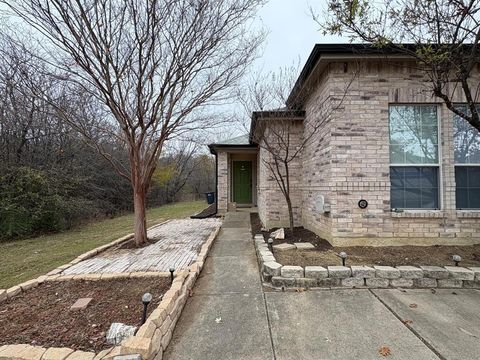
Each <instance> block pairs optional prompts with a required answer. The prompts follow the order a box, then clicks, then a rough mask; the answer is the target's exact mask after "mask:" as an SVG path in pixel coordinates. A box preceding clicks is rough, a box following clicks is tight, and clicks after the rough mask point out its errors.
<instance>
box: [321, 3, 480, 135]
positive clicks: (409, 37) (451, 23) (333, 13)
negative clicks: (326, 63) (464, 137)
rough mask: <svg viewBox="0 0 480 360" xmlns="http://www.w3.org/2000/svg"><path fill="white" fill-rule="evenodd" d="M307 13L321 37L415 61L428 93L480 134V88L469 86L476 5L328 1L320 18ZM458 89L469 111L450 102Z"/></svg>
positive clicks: (477, 27) (478, 35)
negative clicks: (359, 43) (330, 36)
mask: <svg viewBox="0 0 480 360" xmlns="http://www.w3.org/2000/svg"><path fill="white" fill-rule="evenodd" d="M312 14H313V16H314V18H315V20H316V21H317V22H318V23H319V24H320V25H321V26H322V28H323V29H324V32H325V33H329V34H336V35H342V34H344V33H345V34H347V35H349V36H350V37H351V38H352V39H353V40H361V41H362V42H367V43H369V44H373V45H375V46H377V47H378V48H379V49H385V50H394V51H396V52H397V53H400V54H404V55H407V56H408V57H410V58H411V59H414V60H416V63H417V65H418V67H419V68H420V69H421V70H422V71H423V72H424V73H425V74H426V75H427V76H428V78H429V81H430V85H429V88H430V90H431V92H432V94H433V95H434V96H436V97H438V98H440V99H442V100H443V102H444V103H445V105H446V106H447V108H448V109H449V110H451V111H452V112H453V113H455V114H456V115H457V116H459V117H461V118H463V119H465V120H467V121H468V122H469V123H470V124H471V125H472V126H473V127H475V128H476V129H478V130H480V117H479V110H478V107H477V106H476V103H478V102H479V101H480V83H479V82H478V78H477V81H475V82H473V81H472V76H473V75H474V73H475V71H477V72H478V63H479V60H480V48H479V42H480V2H479V1H478V0H455V1H451V0H431V1H417V0H392V1H390V0H385V1H370V0H329V1H328V12H327V13H326V16H325V18H320V17H319V16H317V15H316V11H315V10H312ZM402 44H403V45H402ZM457 88H460V89H461V92H463V94H464V95H465V99H466V101H467V105H468V106H466V107H459V106H457V105H456V104H455V102H454V101H453V95H454V94H455V92H456V91H457Z"/></svg>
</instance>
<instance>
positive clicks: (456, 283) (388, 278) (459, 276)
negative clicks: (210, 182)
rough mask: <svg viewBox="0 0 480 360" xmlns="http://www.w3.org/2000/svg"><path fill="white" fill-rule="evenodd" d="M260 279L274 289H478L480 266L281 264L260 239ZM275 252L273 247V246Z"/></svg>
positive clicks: (261, 237)
mask: <svg viewBox="0 0 480 360" xmlns="http://www.w3.org/2000/svg"><path fill="white" fill-rule="evenodd" d="M254 243H255V250H256V253H257V260H258V263H259V266H260V269H261V273H262V278H263V281H264V282H265V283H269V284H270V285H271V286H273V287H274V288H278V289H284V288H293V289H294V288H314V287H316V288H342V287H344V288H389V287H390V288H436V287H442V288H461V287H464V288H473V289H478V288H480V267H468V268H465V267H459V266H445V267H441V266H418V267H417V266H410V265H401V266H395V267H393V266H379V265H375V266H373V267H370V266H364V265H352V266H327V267H326V268H325V267H323V266H305V268H303V267H301V266H292V265H282V264H280V263H279V262H277V261H276V259H275V255H274V254H273V253H272V252H271V251H270V249H269V248H268V245H267V243H266V242H265V241H264V240H263V236H260V235H256V236H255V237H254ZM273 248H274V249H275V246H274V247H273Z"/></svg>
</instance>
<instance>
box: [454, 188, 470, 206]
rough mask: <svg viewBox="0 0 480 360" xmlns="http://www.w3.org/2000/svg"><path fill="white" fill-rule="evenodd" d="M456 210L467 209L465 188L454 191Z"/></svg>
mask: <svg viewBox="0 0 480 360" xmlns="http://www.w3.org/2000/svg"><path fill="white" fill-rule="evenodd" d="M456 203H457V209H468V190H467V189H466V188H458V187H457V191H456Z"/></svg>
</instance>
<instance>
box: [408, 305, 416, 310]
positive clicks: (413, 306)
mask: <svg viewBox="0 0 480 360" xmlns="http://www.w3.org/2000/svg"><path fill="white" fill-rule="evenodd" d="M408 306H409V307H411V308H412V309H415V308H417V307H418V305H417V304H410V305H408Z"/></svg>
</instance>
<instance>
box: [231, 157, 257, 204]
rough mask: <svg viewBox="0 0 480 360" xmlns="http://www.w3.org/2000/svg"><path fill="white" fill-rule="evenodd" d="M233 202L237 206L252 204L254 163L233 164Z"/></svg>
mask: <svg viewBox="0 0 480 360" xmlns="http://www.w3.org/2000/svg"><path fill="white" fill-rule="evenodd" d="M233 201H234V202H236V203H237V204H251V203H252V163H251V162H250V161H234V162H233Z"/></svg>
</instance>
